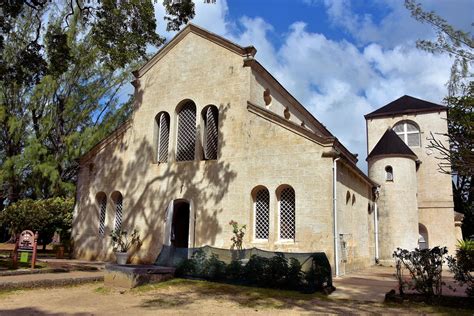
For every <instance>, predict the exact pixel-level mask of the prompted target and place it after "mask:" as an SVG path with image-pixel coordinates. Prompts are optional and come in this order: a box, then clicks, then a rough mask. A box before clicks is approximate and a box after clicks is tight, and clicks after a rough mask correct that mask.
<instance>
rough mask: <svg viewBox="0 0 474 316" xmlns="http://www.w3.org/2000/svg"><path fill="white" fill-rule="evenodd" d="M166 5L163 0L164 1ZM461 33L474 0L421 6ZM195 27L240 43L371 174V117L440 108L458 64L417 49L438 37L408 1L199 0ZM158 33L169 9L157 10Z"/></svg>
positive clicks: (439, 0)
mask: <svg viewBox="0 0 474 316" xmlns="http://www.w3.org/2000/svg"><path fill="white" fill-rule="evenodd" d="M158 2H160V1H158ZM421 3H422V5H423V7H424V8H426V9H427V10H433V11H435V12H436V13H438V14H439V15H440V16H442V17H444V18H445V19H447V20H448V22H450V23H451V24H453V25H454V26H456V27H457V28H461V29H463V30H465V31H470V32H471V33H472V28H473V27H472V25H471V23H472V22H473V18H472V17H473V16H474V1H472V0H449V1H448V0H444V1H443V0H432V1H421ZM195 4H196V17H195V19H194V20H193V21H192V22H193V23H195V24H197V25H200V26H202V27H204V28H206V29H208V30H210V31H212V32H214V33H216V34H219V35H221V36H224V37H226V38H228V39H230V40H232V41H234V42H237V43H239V44H241V45H253V46H255V47H256V48H257V55H256V58H257V60H259V61H260V62H261V63H262V64H263V65H264V66H265V67H266V68H267V69H268V70H269V71H270V72H271V73H272V74H273V75H274V76H275V77H276V78H277V79H278V80H279V81H280V83H282V84H283V85H284V86H285V87H286V88H287V89H288V90H289V91H290V92H291V93H292V94H293V95H294V96H295V97H296V98H297V99H298V100H299V101H300V102H301V103H302V104H303V105H304V106H305V107H306V108H307V109H308V110H309V111H310V112H311V113H313V115H314V116H315V117H316V118H317V119H318V120H319V121H321V122H322V123H323V124H324V125H326V126H327V127H328V128H329V130H330V131H331V132H332V133H333V134H334V135H335V136H336V137H338V138H339V139H340V140H341V141H342V143H343V144H344V145H346V147H348V148H349V150H351V151H352V152H355V153H358V154H359V158H360V159H359V160H360V161H359V166H360V167H361V168H362V169H363V170H366V163H365V157H366V155H367V153H366V143H365V142H366V138H365V121H364V118H363V115H364V114H367V113H369V112H371V111H373V110H375V109H377V108H379V107H381V106H383V105H385V104H386V103H388V102H390V101H393V100H394V99H396V98H398V97H400V96H402V95H405V94H408V95H412V96H414V97H418V98H422V99H426V100H429V101H433V102H437V103H441V102H442V100H443V97H444V96H445V95H446V86H445V84H446V82H447V80H448V78H449V69H450V66H451V60H450V58H449V57H448V56H444V55H432V54H429V53H426V52H423V51H420V50H419V49H417V48H416V44H415V42H416V40H417V39H434V38H435V33H434V31H433V30H432V28H430V27H429V26H427V25H423V24H421V23H419V22H418V21H416V20H414V19H413V18H412V17H411V16H410V13H409V12H408V10H407V9H405V7H404V5H403V1H402V0H373V1H364V0H353V1H349V0H216V4H206V3H204V1H203V0H195ZM155 12H156V17H157V22H158V29H157V31H158V32H159V33H160V34H164V35H166V37H167V38H168V39H170V38H172V36H173V35H174V33H168V32H166V31H165V23H164V22H163V14H164V9H163V7H162V6H161V4H159V3H157V4H156V5H155Z"/></svg>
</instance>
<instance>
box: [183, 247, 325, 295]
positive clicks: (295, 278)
mask: <svg viewBox="0 0 474 316" xmlns="http://www.w3.org/2000/svg"><path fill="white" fill-rule="evenodd" d="M244 262H245V261H244V260H232V261H231V262H230V263H229V264H226V263H225V262H223V261H221V260H219V257H218V256H217V255H216V254H211V256H210V257H209V258H208V257H207V255H206V253H205V252H204V251H202V250H198V251H196V252H195V253H194V255H193V257H192V258H191V259H185V260H183V261H182V262H181V263H180V264H179V265H178V267H177V268H176V275H177V276H181V277H182V276H191V277H199V278H204V279H206V280H212V281H227V282H230V283H237V284H244V285H249V286H258V287H266V288H276V289H285V290H302V291H304V292H307V293H314V292H315V291H320V290H322V289H324V288H325V287H327V286H328V285H329V284H330V278H331V272H330V271H329V270H327V269H325V268H324V267H323V266H322V265H321V263H320V262H319V260H318V258H317V257H316V256H313V257H311V267H310V269H309V270H308V271H307V272H303V271H302V265H301V263H300V262H299V261H298V260H297V259H295V258H290V259H289V260H288V259H287V258H286V257H285V256H284V255H283V254H281V253H279V254H277V255H276V256H273V257H271V258H265V257H261V256H257V255H252V256H251V257H250V259H249V260H248V262H246V263H244Z"/></svg>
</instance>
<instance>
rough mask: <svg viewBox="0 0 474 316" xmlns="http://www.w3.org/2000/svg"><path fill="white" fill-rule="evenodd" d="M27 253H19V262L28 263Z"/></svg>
mask: <svg viewBox="0 0 474 316" xmlns="http://www.w3.org/2000/svg"><path fill="white" fill-rule="evenodd" d="M28 257H29V253H28V252H21V253H20V262H24V263H27V262H28Z"/></svg>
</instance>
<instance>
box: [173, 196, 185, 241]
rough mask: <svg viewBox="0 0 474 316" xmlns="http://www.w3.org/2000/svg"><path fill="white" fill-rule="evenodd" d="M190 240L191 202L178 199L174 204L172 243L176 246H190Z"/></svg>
mask: <svg viewBox="0 0 474 316" xmlns="http://www.w3.org/2000/svg"><path fill="white" fill-rule="evenodd" d="M188 241H189V203H188V202H186V201H176V202H174V205H173V222H172V225H171V245H173V246H174V247H176V248H188Z"/></svg>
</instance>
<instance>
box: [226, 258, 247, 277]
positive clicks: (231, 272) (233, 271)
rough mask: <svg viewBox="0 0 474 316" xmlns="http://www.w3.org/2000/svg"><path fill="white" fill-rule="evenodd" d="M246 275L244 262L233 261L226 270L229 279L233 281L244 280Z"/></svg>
mask: <svg viewBox="0 0 474 316" xmlns="http://www.w3.org/2000/svg"><path fill="white" fill-rule="evenodd" d="M243 273H244V267H243V265H242V262H241V261H239V260H232V261H231V262H230V263H229V264H228V265H227V266H226V269H225V274H226V276H227V278H228V279H229V280H231V281H239V280H242V277H243Z"/></svg>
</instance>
